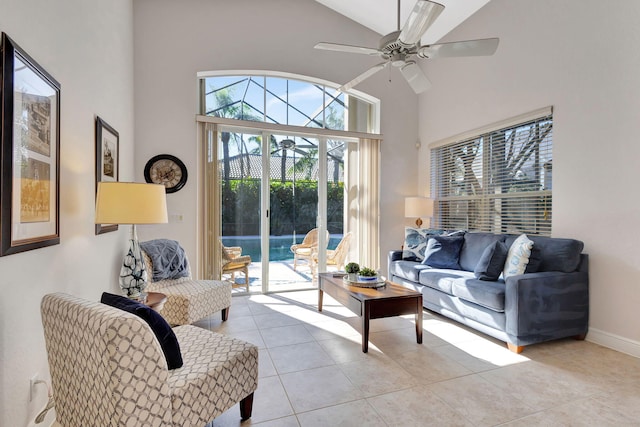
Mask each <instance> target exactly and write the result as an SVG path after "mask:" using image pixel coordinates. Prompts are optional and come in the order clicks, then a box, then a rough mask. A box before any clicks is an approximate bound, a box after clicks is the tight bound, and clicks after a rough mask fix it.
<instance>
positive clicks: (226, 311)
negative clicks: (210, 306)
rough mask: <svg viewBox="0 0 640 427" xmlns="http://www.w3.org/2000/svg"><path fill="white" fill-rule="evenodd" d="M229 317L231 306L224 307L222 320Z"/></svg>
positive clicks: (224, 320)
mask: <svg viewBox="0 0 640 427" xmlns="http://www.w3.org/2000/svg"><path fill="white" fill-rule="evenodd" d="M228 318H229V307H227V308H223V309H222V321H223V322H226V321H227V319H228Z"/></svg>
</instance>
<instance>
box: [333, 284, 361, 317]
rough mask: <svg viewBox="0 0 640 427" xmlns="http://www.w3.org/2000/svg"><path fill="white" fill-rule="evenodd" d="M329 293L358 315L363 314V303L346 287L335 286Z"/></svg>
mask: <svg viewBox="0 0 640 427" xmlns="http://www.w3.org/2000/svg"><path fill="white" fill-rule="evenodd" d="M329 295H331V296H332V297H333V299H335V300H336V301H338V302H339V303H340V304H342V305H344V306H345V307H347V308H348V309H349V310H351V311H352V312H353V313H354V314H356V315H357V316H362V303H361V302H360V301H359V300H358V299H357V298H355V297H354V296H352V295H351V294H350V293H349V292H348V291H347V290H346V289H341V288H339V287H333V288H332V289H331V291H330V292H329Z"/></svg>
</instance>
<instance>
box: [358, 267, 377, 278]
mask: <svg viewBox="0 0 640 427" xmlns="http://www.w3.org/2000/svg"><path fill="white" fill-rule="evenodd" d="M358 280H359V281H361V282H375V281H376V280H378V273H377V272H376V271H375V270H373V269H371V268H368V267H363V268H361V269H360V272H359V273H358Z"/></svg>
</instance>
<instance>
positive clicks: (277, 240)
mask: <svg viewBox="0 0 640 427" xmlns="http://www.w3.org/2000/svg"><path fill="white" fill-rule="evenodd" d="M303 239H304V235H300V236H298V235H296V237H295V239H294V237H293V235H285V236H270V237H269V261H285V260H288V259H293V253H292V252H291V245H294V244H298V243H301V242H302V240H303ZM341 239H342V234H332V235H331V237H330V238H329V246H328V249H335V248H336V246H338V243H339V242H340V240H341ZM222 243H223V244H224V245H225V246H240V247H241V248H242V255H251V261H252V262H259V261H262V254H261V250H260V236H223V237H222Z"/></svg>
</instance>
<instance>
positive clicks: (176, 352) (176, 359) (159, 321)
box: [100, 292, 182, 369]
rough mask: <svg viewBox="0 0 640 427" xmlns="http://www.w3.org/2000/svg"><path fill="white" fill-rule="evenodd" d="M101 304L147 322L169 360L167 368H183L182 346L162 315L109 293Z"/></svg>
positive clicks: (104, 295) (104, 296) (103, 294)
mask: <svg viewBox="0 0 640 427" xmlns="http://www.w3.org/2000/svg"><path fill="white" fill-rule="evenodd" d="M100 302H101V303H103V304H106V305H110V306H111V307H115V308H119V309H120V310H123V311H126V312H128V313H131V314H135V315H136V316H138V317H140V318H141V319H142V320H144V321H145V322H147V323H148V324H149V326H150V327H151V330H152V331H153V333H154V334H155V336H156V338H157V339H158V342H159V343H160V347H161V348H162V352H163V353H164V356H165V358H166V359H167V367H168V368H169V369H177V368H180V367H182V354H181V353H180V344H178V339H177V338H176V334H175V333H174V332H173V329H171V326H169V324H168V323H167V321H166V320H164V318H163V317H162V316H161V315H160V313H158V312H156V311H154V310H153V309H152V308H150V307H148V306H146V305H144V304H141V303H139V302H137V301H134V300H132V299H129V298H126V297H123V296H121V295H115V294H110V293H108V292H103V293H102V298H100Z"/></svg>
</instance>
